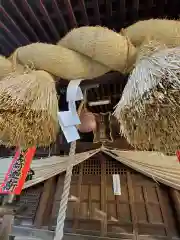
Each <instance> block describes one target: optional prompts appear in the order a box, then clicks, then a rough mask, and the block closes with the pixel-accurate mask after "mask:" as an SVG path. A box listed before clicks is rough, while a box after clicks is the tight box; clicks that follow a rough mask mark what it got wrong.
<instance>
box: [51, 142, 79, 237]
mask: <svg viewBox="0 0 180 240" xmlns="http://www.w3.org/2000/svg"><path fill="white" fill-rule="evenodd" d="M75 152H76V141H74V142H72V143H71V147H70V151H69V156H70V159H69V164H68V167H67V169H66V175H65V179H64V188H63V193H62V197H61V202H60V208H59V213H58V217H57V225H56V233H55V237H54V240H62V238H63V235H64V221H65V218H66V210H67V204H68V198H69V192H70V186H71V177H72V170H73V162H74V155H75Z"/></svg>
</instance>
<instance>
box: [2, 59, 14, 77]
mask: <svg viewBox="0 0 180 240" xmlns="http://www.w3.org/2000/svg"><path fill="white" fill-rule="evenodd" d="M10 72H12V64H11V62H10V61H9V60H8V59H6V58H5V57H3V56H1V55H0V79H1V78H3V77H5V76H7V75H8V74H9V73H10Z"/></svg>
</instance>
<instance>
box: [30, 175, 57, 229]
mask: <svg viewBox="0 0 180 240" xmlns="http://www.w3.org/2000/svg"><path fill="white" fill-rule="evenodd" d="M55 180H56V177H52V178H50V179H48V180H47V181H46V182H45V183H44V188H43V192H42V195H41V198H40V201H39V206H38V209H37V212H36V217H35V221H34V225H35V226H36V227H37V228H40V227H41V226H42V225H43V224H44V223H45V221H47V220H48V218H49V216H48V214H49V215H50V212H51V210H52V204H53V200H52V198H53V195H54V189H55V187H56V181H55Z"/></svg>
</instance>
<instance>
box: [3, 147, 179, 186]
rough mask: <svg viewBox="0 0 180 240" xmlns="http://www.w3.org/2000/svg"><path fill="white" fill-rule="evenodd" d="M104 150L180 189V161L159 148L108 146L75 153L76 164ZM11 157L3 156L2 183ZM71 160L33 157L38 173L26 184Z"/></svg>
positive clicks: (48, 175)
mask: <svg viewBox="0 0 180 240" xmlns="http://www.w3.org/2000/svg"><path fill="white" fill-rule="evenodd" d="M99 152H103V153H105V154H107V155H109V156H111V157H112V158H113V159H115V160H117V161H119V162H121V163H123V164H125V165H126V166H128V167H130V168H132V169H134V170H136V171H137V172H140V173H142V174H144V175H146V176H148V177H150V178H152V179H153V180H154V181H159V182H162V183H163V184H166V185H168V186H170V187H173V188H176V189H179V190H180V165H179V163H178V162H177V157H176V156H166V155H163V154H161V153H159V152H141V151H122V150H118V149H108V148H105V147H102V148H99V149H96V150H91V151H88V152H83V153H78V154H75V161H74V166H75V165H77V164H79V163H81V162H83V161H85V160H87V159H88V158H90V157H92V156H94V155H95V154H97V153H99ZM11 161H12V158H1V159H0V163H1V168H0V184H1V183H2V182H3V180H4V176H5V173H6V172H7V170H8V166H9V165H10V163H11ZM68 162H69V156H63V157H62V156H52V157H48V158H43V159H34V160H33V161H32V165H31V168H32V169H33V170H34V172H35V175H34V177H33V179H32V180H30V181H28V182H26V183H25V185H24V188H28V187H31V186H33V185H35V184H38V183H40V182H43V181H45V180H47V179H49V178H51V177H53V176H56V175H58V174H60V173H62V172H64V171H65V170H66V168H67V165H68Z"/></svg>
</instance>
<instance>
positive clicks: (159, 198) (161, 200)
mask: <svg viewBox="0 0 180 240" xmlns="http://www.w3.org/2000/svg"><path fill="white" fill-rule="evenodd" d="M155 189H156V193H157V197H158V201H159V204H160V209H161V214H162V218H163V222H164V225H165V231H166V235H167V237H168V239H172V235H171V232H170V230H169V227H168V225H169V224H168V217H167V214H166V209H165V206H164V202H163V198H162V196H161V190H160V188H159V185H157V184H156V188H155Z"/></svg>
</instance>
